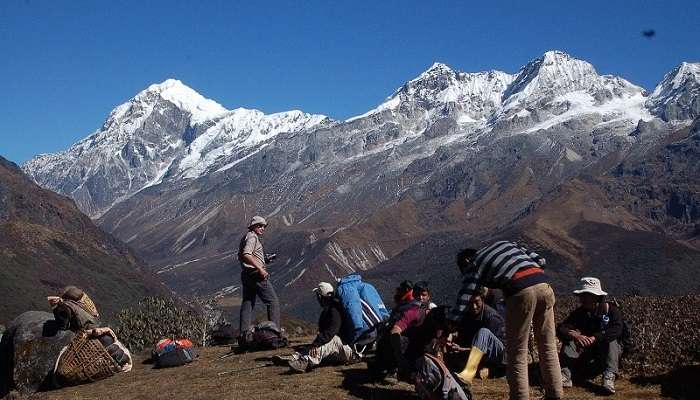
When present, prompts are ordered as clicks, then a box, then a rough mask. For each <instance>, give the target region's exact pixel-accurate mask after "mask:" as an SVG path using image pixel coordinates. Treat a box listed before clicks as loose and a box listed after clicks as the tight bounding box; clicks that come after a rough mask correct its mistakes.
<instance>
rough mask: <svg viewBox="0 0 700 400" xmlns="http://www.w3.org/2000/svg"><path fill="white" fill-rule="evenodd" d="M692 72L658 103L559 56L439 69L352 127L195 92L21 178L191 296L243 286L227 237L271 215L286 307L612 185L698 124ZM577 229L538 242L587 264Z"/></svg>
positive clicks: (136, 109) (125, 110)
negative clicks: (583, 182) (598, 182)
mask: <svg viewBox="0 0 700 400" xmlns="http://www.w3.org/2000/svg"><path fill="white" fill-rule="evenodd" d="M694 65H696V64H687V65H686V67H684V68H679V70H678V71H675V72H673V73H671V74H670V75H669V76H667V77H666V78H665V79H664V81H662V82H661V84H660V85H659V87H657V88H656V90H655V91H654V93H653V95H652V96H647V93H646V92H645V91H644V90H643V89H642V88H640V87H638V86H635V85H633V84H631V83H630V82H628V81H626V80H624V79H622V78H620V77H615V76H609V75H598V73H597V72H596V70H595V68H594V67H593V66H592V65H591V64H589V63H588V62H585V61H583V60H578V59H576V58H574V57H572V56H570V55H568V54H565V53H562V52H556V51H552V52H547V53H545V54H544V55H543V56H541V57H538V58H537V59H534V60H532V61H531V62H529V63H528V64H526V65H525V66H523V67H522V68H521V69H520V71H519V72H518V73H517V74H513V75H511V74H508V73H505V72H500V71H488V72H477V73H465V72H459V71H456V70H453V69H452V68H450V67H448V66H446V65H444V64H439V63H436V64H434V65H433V66H431V67H430V68H429V69H428V70H426V71H425V72H423V73H421V74H420V75H419V76H417V77H416V78H414V79H411V80H409V81H407V82H406V83H405V84H404V85H402V86H401V87H400V88H399V89H397V90H396V91H395V92H394V93H393V94H392V95H391V96H390V97H389V98H388V99H387V100H386V101H385V102H383V103H381V104H380V105H379V106H378V107H376V108H375V109H373V110H370V111H369V112H367V113H365V114H363V115H360V116H357V117H354V118H350V119H349V120H347V121H343V122H339V121H332V120H330V119H327V118H326V117H323V116H319V115H309V114H305V113H303V112H301V111H291V112H287V113H280V114H272V115H264V114H262V113H260V112H258V111H254V110H246V109H236V110H233V111H227V110H222V108H221V107H220V106H218V105H217V104H216V103H213V102H210V101H206V100H204V99H203V98H202V99H199V98H196V96H194V95H192V94H191V93H190V94H189V95H187V96H182V97H185V98H187V99H189V100H188V101H184V100H182V99H181V100H180V103H178V101H177V100H168V99H166V98H163V96H161V95H160V94H159V93H160V92H159V91H158V90H155V91H153V93H152V94H150V95H148V96H144V98H147V99H150V100H148V101H146V100H144V101H135V99H136V98H139V96H140V95H141V94H139V95H138V96H137V97H136V98H134V99H132V100H131V101H130V102H128V104H130V105H129V106H120V107H118V108H117V109H116V110H115V111H113V113H112V114H110V117H109V118H108V120H107V122H106V123H105V126H103V127H102V128H101V129H100V130H98V131H97V132H96V133H95V134H93V135H92V136H90V137H88V138H87V139H84V140H83V141H81V142H79V143H77V144H76V145H74V146H73V147H72V148H71V149H69V150H67V151H66V152H64V153H60V154H57V155H44V156H39V157H37V158H35V159H34V160H32V161H31V162H30V163H28V164H27V165H26V166H25V170H26V171H27V172H29V173H30V175H32V176H33V177H34V179H36V180H37V182H40V183H41V184H42V185H45V186H47V187H50V188H53V189H54V190H58V191H61V192H62V193H65V194H68V195H70V196H71V197H73V198H74V199H75V200H76V202H77V203H78V204H79V206H80V207H81V208H82V209H83V210H86V211H88V212H89V213H91V214H92V215H93V216H100V218H99V223H100V225H101V226H102V227H103V228H104V229H105V230H107V231H109V232H111V233H113V234H115V235H116V236H117V237H119V238H121V239H122V240H124V241H126V242H127V243H128V244H130V245H132V246H134V247H136V248H137V250H139V252H140V254H142V255H144V257H146V258H147V259H148V261H149V262H151V264H152V265H154V268H155V269H156V271H158V272H159V273H160V274H161V276H162V277H163V278H164V279H165V280H166V281H167V282H168V283H169V284H170V285H171V286H172V287H175V288H177V289H178V290H180V291H182V292H186V293H202V292H206V293H214V292H217V291H219V290H222V289H223V288H226V287H229V289H231V290H233V289H232V288H235V286H236V285H237V282H236V279H237V278H235V275H236V274H231V271H230V268H231V263H232V262H233V261H232V260H233V259H232V256H231V254H232V253H231V252H232V248H233V247H232V243H233V242H232V240H233V241H235V238H237V236H238V235H239V234H240V233H241V232H240V230H241V229H242V227H244V226H245V224H246V220H247V219H248V218H250V216H251V215H252V214H254V213H255V214H260V215H264V216H266V217H268V218H269V219H270V221H272V225H271V229H270V230H269V234H268V235H269V237H268V238H267V239H268V241H266V246H270V247H274V248H276V250H278V253H280V254H283V256H281V257H280V259H281V261H280V265H279V267H278V269H276V270H274V272H273V280H274V281H275V282H277V283H278V284H279V285H280V286H282V287H284V288H289V293H288V294H289V295H293V293H296V292H295V291H294V290H293V289H294V288H299V287H305V286H310V285H312V284H316V283H317V282H318V280H319V279H320V280H323V279H332V278H334V277H339V276H341V275H343V274H345V273H348V272H352V271H356V270H371V269H373V268H374V267H376V266H377V265H379V264H381V263H387V262H388V263H390V262H391V260H394V259H397V257H405V255H406V254H409V253H410V254H414V255H415V260H413V259H410V260H407V261H406V262H409V263H420V262H424V263H430V262H432V261H431V260H430V257H431V256H430V255H428V254H426V252H425V251H421V250H420V247H419V246H423V245H424V243H430V244H429V248H432V247H434V246H438V247H439V246H442V244H439V243H443V242H440V241H443V239H442V238H443V237H450V238H452V237H458V238H459V237H461V238H465V237H466V238H472V240H473V238H490V237H492V236H493V235H496V234H497V233H499V232H503V231H504V229H507V228H509V227H513V226H515V225H516V223H517V222H518V221H521V220H522V219H523V218H525V217H526V216H528V215H534V213H535V211H536V210H538V209H540V207H543V204H545V203H546V202H547V201H549V199H550V197H551V195H552V193H554V192H556V191H558V190H560V188H562V185H564V184H566V183H567V182H572V180H575V179H576V178H577V177H580V176H584V175H595V176H598V174H607V173H609V171H610V169H611V168H614V167H615V166H616V164H617V163H621V162H623V161H624V160H625V158H626V157H628V155H629V154H632V153H634V154H636V156H635V157H638V158H639V157H641V158H642V159H643V158H644V157H645V154H647V151H649V149H651V148H654V146H657V145H659V143H664V142H663V140H667V138H668V137H669V135H671V134H672V133H673V132H675V130H676V129H678V128H679V126H681V127H686V126H689V125H690V124H691V123H692V119H693V118H694V116H697V112H696V111H693V107H695V106H693V105H694V104H695V105H696V104H697V92H696V88H697V87H698V86H697V85H698V82H699V81H700V80H699V79H698V78H697V75H696V74H694V73H692V71H696V70H695V69H694V68H695V67H693V66H694ZM674 79H675V81H674ZM166 82H170V81H166ZM163 85H165V83H164V84H163ZM179 85H181V84H179V83H178V85H175V86H179ZM156 86H158V85H156ZM182 86H184V85H182ZM667 88H670V89H667ZM149 89H150V88H149ZM185 91H186V90H185V89H180V90H179V92H185ZM146 92H148V90H147V91H146ZM132 103H133V104H132ZM177 104H180V105H179V106H178V105H177ZM660 104H663V105H665V106H664V107H665V108H664V107H661V108H659V107H660V106H659V105H660ZM668 104H675V105H676V106H674V107H675V109H674V110H675V111H673V115H674V117H673V118H672V119H674V121H673V123H669V122H668V121H667V120H668V119H670V118H669V117H668V114H669V111H668V106H667V105H668ZM195 113H201V115H202V116H201V117H197V118H194V120H193V117H192V116H193V115H195ZM198 115H200V114H198ZM113 117H114V118H113ZM688 176H690V174H688ZM591 190H598V191H601V190H602V189H591ZM684 199H685V197H684ZM577 201H578V200H577ZM595 201H598V200H595ZM596 204H602V203H596ZM630 204H632V203H630ZM683 204H691V205H692V204H694V203H693V202H692V201H690V200H689V201H687V202H684V203H683ZM576 207H578V203H577V205H576ZM611 207H612V209H613V210H617V208H614V207H613V206H611ZM584 208H585V207H584ZM586 210H587V208H586ZM615 212H618V211H615ZM586 215H589V214H586ZM693 215H694V214H693ZM617 220H624V221H626V222H625V223H627V224H629V226H634V227H635V229H652V228H650V227H649V226H650V225H648V224H647V223H646V222H640V221H641V220H636V219H633V218H631V217H629V216H627V215H625V216H623V217H620V218H619V219H615V218H610V219H608V220H605V222H606V223H609V222H610V221H617ZM572 226H573V225H572ZM570 228H571V229H573V228H572V227H571V226H567V227H564V228H561V227H558V226H557V227H555V228H551V229H550V228H547V227H545V228H542V229H543V231H542V232H544V233H542V232H540V233H538V237H539V238H541V239H542V240H545V239H546V240H551V241H552V243H556V244H560V243H566V246H564V245H561V248H560V251H562V257H569V258H574V259H577V260H578V258H577V257H579V255H580V253H579V250H578V247H577V246H579V244H578V243H579V242H577V240H579V239H571V238H570V237H562V236H561V235H562V234H563V233H562V232H565V231H566V230H567V229H570ZM538 232H539V231H538ZM443 235H445V236H443ZM547 235H550V236H547ZM232 238H233V239H232ZM438 238H440V239H439V240H438ZM543 238H544V239H543ZM433 240H438V244H435V243H433V242H430V241H433ZM444 240H448V239H444ZM449 240H453V239H449ZM425 241H428V242H425ZM450 243H452V242H450ZM416 246H418V247H416ZM411 252H413V253H411ZM421 257H422V258H421ZM577 262H578V261H577ZM581 262H583V261H581ZM426 265H427V264H426ZM582 265H583V264H582ZM284 290H287V289H284Z"/></svg>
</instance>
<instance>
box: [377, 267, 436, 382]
mask: <svg viewBox="0 0 700 400" xmlns="http://www.w3.org/2000/svg"><path fill="white" fill-rule="evenodd" d="M394 303H395V305H396V306H395V307H394V308H393V309H392V311H391V315H390V316H389V319H388V320H387V322H386V324H385V327H384V328H383V330H382V332H380V338H379V340H378V342H377V353H376V357H375V363H374V364H372V365H370V370H371V371H372V374H373V375H374V376H375V378H382V379H383V378H384V377H386V376H387V375H388V374H391V373H393V371H396V372H397V377H398V378H399V379H401V380H405V381H411V380H412V378H411V375H412V374H413V372H414V371H415V364H414V363H415V358H413V356H412V355H413V353H412V352H409V351H407V350H408V349H409V347H415V343H416V337H417V336H418V335H420V331H419V329H418V327H419V326H421V325H422V324H423V321H424V320H425V318H426V316H427V314H428V313H427V310H428V309H427V306H425V305H423V304H422V303H421V302H420V301H417V300H416V299H414V297H413V282H411V281H403V282H401V284H400V285H399V286H398V287H397V288H396V290H395V292H394ZM411 342H413V345H411ZM420 355H422V354H418V355H415V357H416V358H417V357H418V356H420Z"/></svg>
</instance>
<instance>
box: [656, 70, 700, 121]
mask: <svg viewBox="0 0 700 400" xmlns="http://www.w3.org/2000/svg"><path fill="white" fill-rule="evenodd" d="M699 95H700V63H687V62H684V63H681V64H680V65H678V66H677V67H676V68H674V69H673V70H672V71H671V72H669V73H668V74H666V76H664V79H663V80H662V81H661V82H660V83H659V84H658V85H657V86H656V88H655V89H654V92H653V93H652V94H651V96H649V100H648V101H647V107H648V108H649V109H650V110H651V111H652V112H653V113H655V114H657V115H659V116H660V117H662V118H663V119H666V120H670V121H673V120H688V119H692V118H696V117H697V116H699V115H700V100H698V96H699Z"/></svg>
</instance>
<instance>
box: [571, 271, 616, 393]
mask: <svg viewBox="0 0 700 400" xmlns="http://www.w3.org/2000/svg"><path fill="white" fill-rule="evenodd" d="M574 293H575V294H577V295H578V298H579V301H580V303H581V305H580V306H579V307H578V308H577V309H575V310H574V311H573V312H572V313H571V314H569V316H568V317H567V318H566V319H565V320H564V322H562V323H561V324H560V325H559V327H558V329H557V333H558V335H559V338H560V339H561V340H562V342H563V345H562V348H561V352H560V354H559V358H560V363H561V366H562V370H561V371H562V373H561V374H562V383H563V386H564V387H571V386H572V385H573V383H572V374H575V377H576V378H580V379H582V380H585V379H589V378H592V377H593V376H595V375H598V374H600V373H602V375H603V389H604V390H605V391H606V392H607V393H608V394H613V393H615V378H616V376H617V374H618V367H619V364H620V356H621V355H622V345H621V338H622V335H623V332H624V329H623V327H624V323H623V319H622V314H621V313H620V310H619V309H618V308H617V307H616V306H615V305H614V304H611V303H608V302H607V301H606V300H605V296H606V295H607V293H606V292H604V291H603V289H602V287H601V284H600V280H598V279H597V278H591V277H587V278H583V279H581V286H580V287H579V289H577V290H574Z"/></svg>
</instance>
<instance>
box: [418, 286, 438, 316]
mask: <svg viewBox="0 0 700 400" xmlns="http://www.w3.org/2000/svg"><path fill="white" fill-rule="evenodd" d="M432 297H433V296H432V294H431V293H430V288H429V287H428V282H426V281H419V282H416V283H415V284H414V285H413V298H414V299H416V300H418V301H420V302H421V303H423V304H425V305H426V307H428V309H429V310H432V309H433V308H435V307H437V304H435V303H433V302H432V301H431V299H432Z"/></svg>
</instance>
